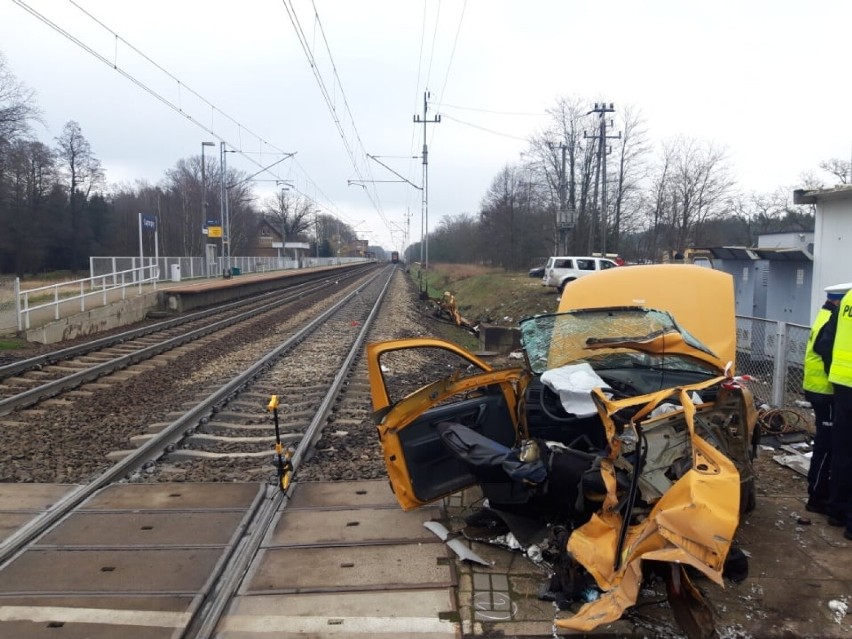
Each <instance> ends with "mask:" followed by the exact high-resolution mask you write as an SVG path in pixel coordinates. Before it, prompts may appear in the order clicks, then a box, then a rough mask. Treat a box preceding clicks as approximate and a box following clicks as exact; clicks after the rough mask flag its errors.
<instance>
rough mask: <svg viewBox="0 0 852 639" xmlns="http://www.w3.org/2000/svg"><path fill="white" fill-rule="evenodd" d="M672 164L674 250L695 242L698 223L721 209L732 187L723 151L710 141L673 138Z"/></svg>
mask: <svg viewBox="0 0 852 639" xmlns="http://www.w3.org/2000/svg"><path fill="white" fill-rule="evenodd" d="M673 159H674V162H673V164H672V182H671V185H672V203H671V204H672V210H671V216H670V221H671V224H672V227H673V230H674V231H675V238H674V246H672V247H670V248H672V249H674V250H675V251H676V252H683V251H684V250H685V249H686V248H687V247H688V246H690V245H692V244H693V243H694V242H695V238H696V234H697V231H698V229H699V228H700V226H701V224H702V223H703V222H704V221H705V220H707V219H709V218H711V217H713V216H715V215H718V214H720V213H721V212H722V211H723V210H724V206H725V203H726V199H727V196H728V195H729V193H730V190H731V188H732V187H733V180H732V179H731V178H730V177H729V174H728V166H727V159H726V157H725V152H724V150H723V149H720V148H718V147H716V146H714V145H713V144H712V143H708V142H705V143H701V142H698V141H697V140H694V139H690V138H678V139H677V140H676V141H675V155H674V158H673Z"/></svg>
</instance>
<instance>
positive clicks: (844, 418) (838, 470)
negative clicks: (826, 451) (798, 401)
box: [828, 385, 852, 532]
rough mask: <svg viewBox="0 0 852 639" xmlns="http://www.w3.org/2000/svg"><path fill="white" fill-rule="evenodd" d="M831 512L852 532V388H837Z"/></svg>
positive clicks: (833, 433)
mask: <svg viewBox="0 0 852 639" xmlns="http://www.w3.org/2000/svg"><path fill="white" fill-rule="evenodd" d="M831 448H832V451H831V455H832V457H831V471H830V472H831V481H830V483H831V491H830V497H829V502H828V510H829V514H830V515H831V516H833V517H837V518H838V519H840V520H842V521H843V522H844V523H845V524H846V530H848V531H850V532H852V387H849V386H838V385H835V387H834V427H833V428H832V437H831Z"/></svg>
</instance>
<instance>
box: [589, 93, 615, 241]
mask: <svg viewBox="0 0 852 639" xmlns="http://www.w3.org/2000/svg"><path fill="white" fill-rule="evenodd" d="M614 112H615V106H614V105H613V103H612V102H610V103H609V104H607V103H606V102H601V103H597V102H595V107H594V108H593V109H592V110H591V111H589V113H597V114H598V121H599V124H598V132H597V134H596V135H586V136H585V137H587V138H597V139H598V159H599V161H600V166H601V255H606V234H607V208H606V207H607V202H606V196H607V182H606V156H607V155H608V154H609V149H608V148H607V145H606V141H607V140H608V139H612V140H620V139H621V133H619V134H618V135H607V134H606V127H607V124H606V114H607V113H614ZM589 113H587V114H586V115H589ZM609 125H610V126H612V120H610V123H609Z"/></svg>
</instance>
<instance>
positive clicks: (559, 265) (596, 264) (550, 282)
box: [541, 256, 618, 293]
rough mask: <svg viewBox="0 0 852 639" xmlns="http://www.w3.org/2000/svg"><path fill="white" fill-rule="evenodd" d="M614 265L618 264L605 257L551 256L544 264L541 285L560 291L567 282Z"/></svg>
mask: <svg viewBox="0 0 852 639" xmlns="http://www.w3.org/2000/svg"><path fill="white" fill-rule="evenodd" d="M615 266H618V264H616V263H615V262H614V261H612V260H610V259H607V258H605V257H594V256H586V257H574V256H567V257H563V256H556V257H551V258H549V259H548V260H547V264H545V266H544V274H543V276H542V279H541V285H542V286H553V287H555V288H556V289H558V290H559V292H560V293H561V292H562V291H563V290H564V288H565V285H566V284H568V283H569V282H573V281H574V280H577V279H579V278H581V277H583V276H586V275H590V274H591V273H596V272H598V271H605V270H606V269H610V268H613V267H615Z"/></svg>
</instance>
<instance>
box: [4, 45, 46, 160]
mask: <svg viewBox="0 0 852 639" xmlns="http://www.w3.org/2000/svg"><path fill="white" fill-rule="evenodd" d="M40 115H41V114H40V112H39V110H38V108H37V107H36V106H35V92H34V91H33V90H32V89H28V88H27V87H26V86H24V85H23V84H22V83H21V82H19V81H18V79H17V78H15V76H14V75H13V74H12V72H11V71H10V70H9V68H8V67H7V65H6V58H5V57H4V56H3V54H2V53H0V144H3V143H9V142H11V140H13V139H14V138H17V137H22V136H25V135H27V134H28V133H29V127H30V122H32V121H36V120H38V119H39V118H40Z"/></svg>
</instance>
